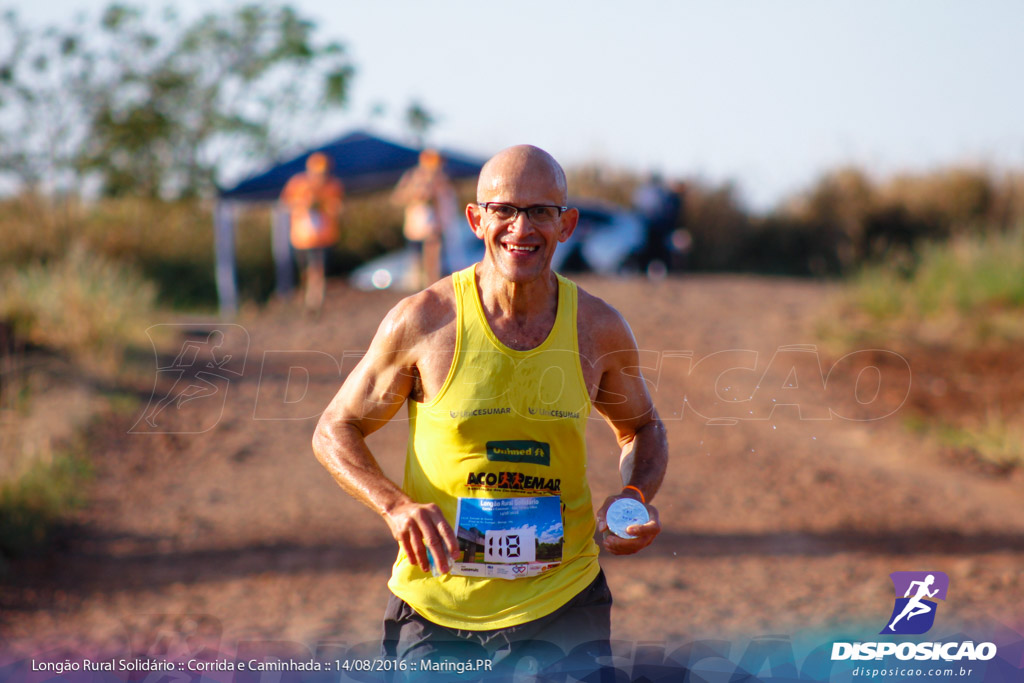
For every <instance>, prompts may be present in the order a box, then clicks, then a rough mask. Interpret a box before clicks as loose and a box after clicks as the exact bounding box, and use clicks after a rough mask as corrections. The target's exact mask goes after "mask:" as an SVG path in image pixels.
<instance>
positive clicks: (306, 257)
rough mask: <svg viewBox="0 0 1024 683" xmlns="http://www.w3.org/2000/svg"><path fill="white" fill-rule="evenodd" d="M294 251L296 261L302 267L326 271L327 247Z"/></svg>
mask: <svg viewBox="0 0 1024 683" xmlns="http://www.w3.org/2000/svg"><path fill="white" fill-rule="evenodd" d="M294 251H295V260H296V261H298V262H299V266H300V267H302V268H319V269H320V270H323V269H324V264H325V263H326V262H327V247H317V248H315V249H295V250H294Z"/></svg>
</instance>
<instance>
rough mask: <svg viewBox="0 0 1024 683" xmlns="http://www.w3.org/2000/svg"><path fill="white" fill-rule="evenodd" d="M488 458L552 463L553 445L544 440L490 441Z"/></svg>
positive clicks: (536, 463)
mask: <svg viewBox="0 0 1024 683" xmlns="http://www.w3.org/2000/svg"><path fill="white" fill-rule="evenodd" d="M487 459H488V460H490V461H491V462H519V463H524V462H525V463H530V464H531V465H548V466H549V465H551V445H550V444H546V443H544V442H542V441H526V440H522V441H488V442H487Z"/></svg>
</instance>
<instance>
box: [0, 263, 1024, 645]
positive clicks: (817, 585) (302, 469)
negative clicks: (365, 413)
mask: <svg viewBox="0 0 1024 683" xmlns="http://www.w3.org/2000/svg"><path fill="white" fill-rule="evenodd" d="M582 283H583V284H584V286H585V287H587V288H588V289H589V290H590V291H592V292H594V293H596V294H598V295H599V296H602V297H604V298H605V299H607V300H608V301H609V302H611V303H612V304H613V305H615V306H617V307H618V308H619V309H620V310H621V311H623V313H624V314H625V316H626V317H627V319H628V320H629V321H630V323H631V324H632V326H633V329H634V332H635V334H636V337H637V340H638V343H639V345H640V348H641V349H642V350H643V354H642V363H643V365H644V366H645V376H647V377H648V378H649V380H650V381H651V384H652V390H653V392H654V394H655V396H656V402H657V405H658V407H659V410H660V411H661V413H662V415H663V416H664V417H665V418H666V421H667V424H668V427H669V439H670V445H671V463H670V468H669V474H668V477H667V479H666V481H665V485H664V487H663V488H662V492H661V493H660V494H659V496H658V498H657V500H656V503H657V505H658V507H659V509H660V511H661V519H662V522H663V524H664V532H663V534H662V535H661V537H660V538H659V539H658V541H657V542H656V543H655V545H653V546H652V547H650V548H649V549H647V551H645V552H643V553H641V554H640V555H637V556H634V557H629V558H612V557H606V558H604V559H603V563H604V566H605V569H606V572H607V574H608V577H609V582H610V584H611V586H612V590H613V592H614V594H615V599H616V607H615V611H614V628H615V632H616V636H617V637H618V638H622V639H633V640H655V641H670V642H673V641H682V640H684V639H688V638H690V637H693V636H697V635H712V636H718V637H727V636H728V635H730V634H746V635H747V636H748V637H750V636H755V635H759V634H769V633H792V632H794V631H797V630H801V629H819V628H820V629H827V628H831V627H847V626H850V625H858V624H867V625H868V628H869V629H870V628H875V632H877V630H880V629H881V627H882V626H883V625H884V620H885V619H886V618H887V617H888V615H889V611H890V610H891V608H892V599H893V594H892V586H891V584H890V582H889V579H888V575H889V573H890V572H893V571H896V570H939V571H944V572H946V573H947V574H949V577H950V592H949V597H948V599H947V600H946V603H945V604H943V605H942V608H941V613H940V616H939V619H940V620H941V623H942V624H943V630H944V631H945V632H947V633H951V632H953V630H955V628H957V627H958V626H964V627H969V626H970V625H972V624H978V623H990V620H998V621H1001V622H1003V623H1005V624H1009V625H1014V626H1016V627H1018V630H1020V628H1019V627H1021V626H1022V625H1024V610H1022V608H1021V606H1022V605H1024V578H1022V569H1024V495H1022V488H1024V478H1022V476H1021V475H1020V473H1016V474H1010V475H1001V476H996V475H995V474H993V473H992V472H989V471H986V470H984V469H980V468H972V467H965V466H964V465H963V463H962V462H958V461H957V460H955V459H953V458H950V457H949V454H948V453H946V452H945V451H944V450H943V449H942V448H940V447H938V446H936V445H935V444H933V443H931V442H929V441H927V440H923V439H922V437H919V436H914V435H913V434H911V433H910V432H909V431H908V430H906V429H905V428H904V427H903V424H902V422H903V420H904V419H905V417H906V416H907V415H908V414H910V413H911V411H914V410H917V411H922V410H923V411H932V412H934V413H936V414H939V415H952V414H956V413H957V412H958V411H963V410H974V409H977V408H978V405H981V404H984V403H985V402H986V400H987V399H991V397H992V396H993V392H995V393H996V394H998V396H999V397H1000V398H999V400H1001V401H1012V400H1018V401H1019V400H1020V388H1021V387H1024V380H1021V377H1020V375H1021V371H1022V370H1021V368H1022V367H1024V365H1022V363H1021V361H1020V359H1019V357H1017V356H1016V355H1014V354H1006V356H1005V357H1002V359H1001V360H999V361H998V363H1002V364H1003V365H999V364H998V363H997V365H996V366H995V369H994V370H993V369H992V367H991V363H989V364H988V365H986V364H985V363H975V364H974V365H971V364H966V365H963V366H960V365H957V364H956V359H955V358H953V359H950V358H944V357H942V355H941V354H938V355H936V353H934V352H931V351H929V352H925V351H919V352H917V353H918V354H919V356H918V357H917V358H915V352H913V351H906V350H904V351H903V357H902V358H901V357H899V356H896V355H895V354H892V353H888V352H865V353H861V354H857V355H855V356H852V357H848V358H846V359H842V360H839V361H837V360H836V358H834V357H829V356H827V355H826V354H825V353H824V351H820V350H818V351H816V350H815V348H814V347H813V346H809V345H813V344H815V336H814V333H813V330H814V321H815V320H816V319H817V318H818V317H819V316H821V315H822V314H823V311H826V310H827V309H825V308H823V307H824V306H825V305H826V302H827V297H828V295H829V289H828V287H827V286H824V285H820V284H816V283H810V282H796V281H787V280H772V279H759V278H753V277H749V278H748V277H731V276H730V277H725V276H722V277H711V276H707V277H704V276H701V277H697V276H694V277H687V278H684V279H680V280H671V281H666V282H663V283H657V284H652V283H648V282H646V281H643V280H622V281H619V280H604V281H601V280H589V279H583V280H582ZM397 298H398V297H397V295H394V294H390V293H360V292H353V291H350V290H348V289H346V288H344V287H343V286H341V285H340V284H338V285H334V286H333V288H332V290H331V291H330V293H329V297H328V301H329V303H328V306H327V308H326V310H325V312H324V314H323V316H322V317H321V318H320V319H319V320H317V321H311V320H308V319H305V318H303V317H302V316H301V315H299V314H298V313H297V311H295V310H292V309H289V308H288V307H285V306H280V307H270V308H269V309H267V310H264V311H261V312H258V313H251V314H248V315H244V316H242V318H241V319H240V320H239V321H238V324H239V325H240V326H241V327H240V328H225V329H226V331H227V335H226V337H225V342H224V345H223V346H222V347H221V348H220V349H218V351H217V352H216V353H217V354H219V355H217V356H216V358H217V359H223V357H224V356H223V354H225V353H230V354H231V355H232V358H231V359H230V361H228V362H227V363H226V364H225V365H224V366H223V367H221V368H209V369H208V370H209V372H210V373H211V375H210V376H212V377H213V379H212V380H211V381H212V384H214V385H216V386H217V387H218V388H219V391H218V393H217V394H216V395H214V396H213V397H202V396H200V397H199V398H197V399H196V400H193V401H191V402H186V403H183V404H182V405H180V406H178V405H175V404H170V405H168V406H167V407H166V408H165V409H164V410H163V411H162V412H160V413H159V414H158V415H156V416H155V417H154V419H153V421H154V423H155V425H156V426H149V425H147V424H145V423H140V425H141V426H140V425H135V427H134V428H133V424H135V422H136V419H137V418H138V417H139V414H136V415H133V416H131V417H130V418H119V419H115V420H113V421H112V422H111V423H110V424H108V425H106V426H105V427H103V430H102V433H101V434H100V435H99V443H101V444H102V447H101V448H98V449H97V451H96V452H95V453H94V454H93V457H94V459H95V461H96V463H97V475H98V476H97V477H96V479H95V481H94V483H93V484H92V491H91V496H92V501H93V502H92V504H91V505H90V506H89V507H88V508H87V509H85V510H83V511H82V512H81V514H80V515H79V517H78V519H77V520H76V526H75V528H74V533H73V535H72V536H71V537H69V538H68V539H67V542H66V547H65V548H63V549H62V550H61V551H60V552H58V553H57V554H56V555H55V556H54V557H52V558H49V559H46V560H35V561H32V562H27V563H24V564H23V565H21V566H19V567H18V572H19V573H18V574H17V575H16V576H15V577H14V579H13V582H9V583H8V584H7V585H3V586H0V591H2V598H0V608H2V613H0V650H6V651H7V654H8V656H14V655H17V653H22V654H27V653H33V652H39V651H41V650H45V649H49V648H63V647H68V648H74V649H76V650H79V651H82V650H97V649H104V650H107V649H118V648H125V647H127V646H129V645H130V646H131V647H133V648H134V649H135V650H136V651H153V652H155V651H158V650H160V649H161V648H163V650H168V649H173V647H175V645H174V643H178V644H179V645H180V644H181V643H186V642H187V643H189V645H188V647H194V646H195V643H196V642H199V641H198V640H196V639H200V640H202V642H204V643H206V644H207V645H209V646H210V647H213V648H222V649H223V648H226V649H228V650H230V649H231V647H232V644H234V643H238V642H239V641H246V640H258V639H271V640H279V641H281V640H283V641H294V642H298V643H304V644H306V645H308V646H310V647H312V646H313V644H315V643H317V642H320V641H342V642H347V643H349V644H352V643H360V642H364V641H372V640H374V639H376V638H377V637H378V635H379V626H378V624H379V618H380V615H381V611H382V609H383V605H384V602H385V595H386V587H385V581H386V577H387V575H388V571H389V568H390V563H391V561H392V559H393V555H394V551H395V548H394V544H393V542H392V540H391V538H390V536H389V535H388V533H387V531H386V528H385V526H384V524H383V522H381V521H380V520H379V519H378V518H376V517H375V516H374V515H373V514H371V513H370V512H369V511H367V510H366V509H364V508H362V507H361V506H360V505H359V504H357V503H355V502H354V501H352V500H351V499H350V498H348V497H347V496H346V495H345V494H343V493H342V492H341V491H340V490H338V489H337V487H336V486H335V484H334V483H333V482H332V481H331V480H330V478H329V477H328V476H327V474H326V473H325V472H324V471H323V470H322V468H321V467H320V465H319V464H318V463H317V462H316V461H315V459H314V458H313V456H312V453H311V451H310V446H309V441H310V436H311V433H312V430H313V426H314V424H315V420H316V416H317V415H318V413H319V411H320V410H322V408H323V406H324V405H325V404H326V403H327V402H328V400H329V399H330V397H331V396H332V395H333V393H334V392H335V391H336V389H337V386H338V385H339V383H340V380H341V379H342V377H343V375H344V373H346V372H347V371H348V369H349V368H350V367H351V365H352V363H353V360H352V354H353V353H355V352H358V351H360V350H362V349H364V348H365V347H366V345H367V343H368V341H369V338H370V336H371V334H372V333H373V331H374V329H375V327H376V324H377V322H378V321H379V320H380V318H381V316H382V315H383V313H384V312H385V311H386V310H387V309H388V307H389V306H391V305H392V304H393V303H394V302H395V301H397ZM193 327H194V330H193V333H192V336H191V338H192V339H193V340H197V341H199V342H205V341H207V337H206V330H208V328H204V327H203V326H201V325H198V324H197V325H194V326H193ZM243 330H244V334H243V333H242V331H243ZM246 335H247V336H248V346H246V343H245V338H246ZM346 352H347V354H346ZM688 354H689V355H688ZM173 355H174V352H173V351H172V353H171V355H170V356H165V357H162V358H161V360H160V363H161V365H163V366H166V365H168V364H170V363H171V362H172V361H173ZM243 358H244V366H242V365H241V361H242V359H243ZM904 359H905V361H906V362H904ZM919 361H920V362H919ZM993 362H995V361H993ZM918 364H920V365H921V366H922V367H923V368H924V369H925V371H924V372H922V373H920V374H918V373H916V372H915V370H916V367H915V366H916V365H918ZM339 366H340V367H339ZM908 366H909V371H908V369H907V368H908ZM978 367H981V368H982V370H977V372H978V373H980V374H977V375H972V374H971V373H972V372H975V369H976V368H978ZM985 367H988V368H989V369H988V370H987V371H984V368H985ZM303 368H304V369H303ZM872 368H876V369H872ZM830 369H831V373H830ZM1013 373H1016V374H1015V375H1014V374H1013ZM166 374H167V373H162V374H161V377H160V382H161V387H163V388H164V389H166V387H167V386H168V382H167V381H166V376H165V375H166ZM210 376H208V379H209V377H210ZM1013 376H1016V377H1017V378H1018V381H1016V382H1012V381H1001V379H1000V378H1003V379H1006V378H1010V379H1012V377H1013ZM825 377H827V383H826V381H825V379H824V378H825ZM218 378H220V379H218ZM307 378H308V386H307V384H306V380H307ZM986 383H988V384H986ZM200 385H201V383H200ZM1008 385H1013V386H1016V387H1017V389H1016V393H1014V392H1013V391H1010V390H1005V389H1001V388H1000V387H1005V386H1008ZM908 388H909V390H910V391H909V394H910V396H909V398H908V397H907V393H908ZM225 390H226V393H225ZM1000 392H1002V393H1000ZM1004 394H1005V396H1004ZM1014 396H1016V399H1014ZM986 397H987V398H986ZM905 399H906V401H905ZM794 404H796V405H794ZM1018 407H1019V406H1018ZM139 412H140V413H141V412H142V411H141V410H140V411H139ZM168 432H171V433H168ZM173 432H177V433H173ZM188 432H192V433H188ZM196 432H201V433H196ZM589 445H590V458H591V463H592V465H591V471H590V477H591V486H592V488H593V490H594V496H595V499H596V500H601V499H602V498H603V497H604V496H605V495H607V494H608V493H609V492H611V491H614V490H617V488H618V487H617V484H616V478H617V475H616V471H615V468H616V453H615V449H614V447H613V442H612V440H611V438H610V436H609V434H608V430H607V429H606V428H605V427H604V426H603V425H602V424H600V423H597V422H595V423H594V424H593V428H592V429H591V430H590V433H589ZM371 446H372V447H373V448H374V449H375V451H376V452H377V454H378V456H379V458H380V460H381V461H382V463H383V464H384V466H385V469H386V470H387V471H388V472H390V473H392V474H395V475H396V476H397V474H398V473H399V472H400V471H401V458H402V456H403V453H404V450H403V449H404V432H403V425H402V424H401V422H398V423H393V424H391V425H389V426H388V427H386V428H385V429H383V430H382V431H381V432H378V433H377V434H375V435H374V436H373V437H372V438H371ZM937 623H939V622H937ZM867 632H870V630H868V631H867ZM186 635H187V636H188V638H186V637H185V636H186ZM189 638H191V640H189Z"/></svg>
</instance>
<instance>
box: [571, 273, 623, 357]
mask: <svg viewBox="0 0 1024 683" xmlns="http://www.w3.org/2000/svg"><path fill="white" fill-rule="evenodd" d="M576 291H577V292H578V296H577V304H576V306H577V310H578V315H577V326H578V328H579V331H580V335H581V338H583V336H584V335H586V337H589V338H594V339H607V340H609V341H612V340H614V341H615V342H619V343H621V342H622V341H623V340H625V339H628V340H632V337H633V335H632V333H631V332H630V330H629V324H628V323H627V322H626V319H625V318H624V317H623V316H622V314H621V313H619V311H618V310H617V309H616V308H615V307H614V306H612V305H611V304H609V303H608V302H607V301H605V300H604V299H602V298H600V297H598V296H594V295H593V294H591V293H590V292H588V291H586V290H585V289H583V288H582V287H580V286H579V285H576ZM598 332H600V334H597V333H598Z"/></svg>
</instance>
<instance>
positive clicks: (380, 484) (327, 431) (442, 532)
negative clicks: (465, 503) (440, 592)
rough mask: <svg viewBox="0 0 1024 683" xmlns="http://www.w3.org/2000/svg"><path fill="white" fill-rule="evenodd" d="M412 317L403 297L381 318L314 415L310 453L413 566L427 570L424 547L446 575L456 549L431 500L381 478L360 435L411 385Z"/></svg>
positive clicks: (383, 418)
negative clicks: (377, 518)
mask: <svg viewBox="0 0 1024 683" xmlns="http://www.w3.org/2000/svg"><path fill="white" fill-rule="evenodd" d="M414 315H416V310H415V304H413V303H411V302H410V300H409V299H406V300H405V301H403V302H401V303H399V304H398V305H397V306H396V307H395V308H394V309H392V311H391V312H390V313H389V314H388V315H387V317H386V318H385V319H384V322H382V323H381V326H380V329H378V330H377V334H376V336H375V337H374V339H373V342H372V343H371V344H370V348H369V350H368V351H367V353H366V355H365V356H364V357H363V359H362V360H361V361H360V362H359V364H358V365H357V366H356V368H355V369H354V370H353V371H352V374H350V375H349V377H348V379H346V380H345V383H344V384H343V385H342V387H341V389H340V390H339V391H338V393H337V395H336V396H335V397H334V399H333V400H332V401H331V403H330V405H329V406H328V407H327V410H325V411H324V414H323V415H322V416H321V417H320V422H319V423H318V424H317V427H316V432H315V433H314V435H313V452H314V453H315V454H316V457H317V460H319V461H320V463H321V464H322V465H323V466H324V467H326V468H327V471H328V472H330V473H331V476H332V477H334V481H336V482H337V483H338V485H339V486H341V488H342V489H344V490H345V491H346V492H348V493H349V494H351V495H352V496H353V497H355V498H356V499H357V500H359V501H360V502H362V503H363V504H365V505H366V506H367V507H369V508H370V509H372V510H374V511H375V512H377V513H378V514H379V515H381V516H382V517H383V518H384V521H385V522H387V525H388V528H389V529H390V530H391V535H392V536H393V537H394V539H395V540H396V541H397V542H398V544H399V545H400V546H401V548H402V550H404V551H405V553H406V554H407V555H408V556H409V558H410V560H411V561H412V562H413V563H414V564H417V565H419V567H420V568H421V569H422V570H423V571H430V564H429V561H428V559H427V553H426V548H429V549H430V551H431V552H432V553H433V555H434V558H435V560H436V562H437V564H438V565H439V568H440V570H441V571H442V572H446V571H448V569H449V567H448V562H447V557H448V556H449V555H455V554H456V552H457V551H458V541H457V540H456V538H455V532H454V531H452V528H451V525H449V524H448V522H447V521H446V520H445V518H444V515H442V514H441V510H440V508H438V506H437V505H434V504H433V503H430V504H421V503H417V502H416V501H414V500H412V499H411V498H409V496H408V495H406V493H405V492H404V491H403V490H402V489H401V487H400V486H398V485H397V484H396V483H394V482H393V481H391V480H390V479H388V478H387V477H386V476H385V475H384V472H383V471H381V468H380V465H378V463H377V460H376V459H375V458H374V457H373V454H372V453H371V452H370V449H369V448H368V447H367V445H366V437H367V436H369V435H370V434H371V433H373V432H375V431H376V430H378V429H380V428H381V427H382V426H383V425H384V424H385V423H386V422H387V421H388V420H390V419H391V418H392V417H394V416H395V414H396V413H397V412H398V410H399V409H400V408H401V407H402V404H403V403H404V402H405V400H406V399H407V398H408V397H409V394H410V393H411V392H412V390H413V382H414V377H415V358H414V353H413V347H414V343H413V340H412V339H411V338H410V337H412V336H414V335H412V334H411V329H410V328H411V325H410V321H409V317H410V316H414Z"/></svg>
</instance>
